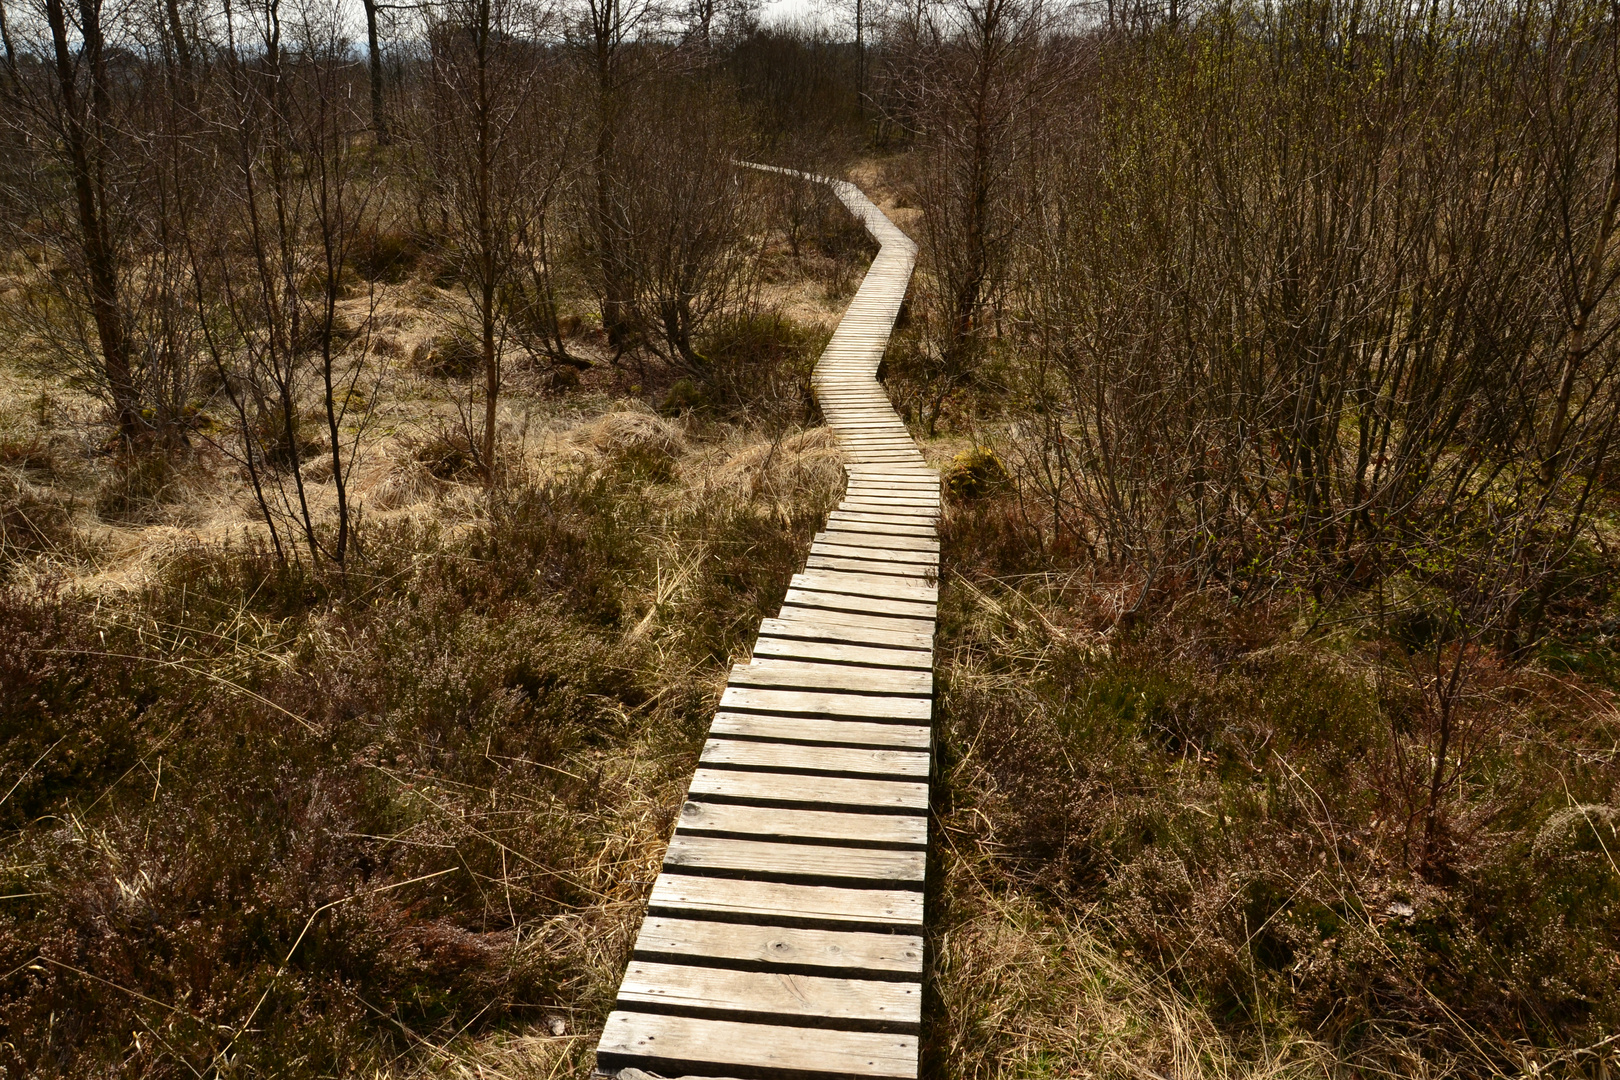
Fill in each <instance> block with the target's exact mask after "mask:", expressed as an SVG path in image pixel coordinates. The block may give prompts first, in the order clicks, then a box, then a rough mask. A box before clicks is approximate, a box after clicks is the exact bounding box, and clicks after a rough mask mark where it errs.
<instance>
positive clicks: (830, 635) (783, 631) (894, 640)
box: [759, 608, 934, 649]
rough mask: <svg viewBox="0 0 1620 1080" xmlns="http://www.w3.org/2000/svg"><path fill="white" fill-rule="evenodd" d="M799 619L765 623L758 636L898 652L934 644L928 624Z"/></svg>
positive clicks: (812, 615)
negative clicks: (880, 625) (880, 624)
mask: <svg viewBox="0 0 1620 1080" xmlns="http://www.w3.org/2000/svg"><path fill="white" fill-rule="evenodd" d="M799 614H800V615H801V616H803V617H802V618H786V619H765V620H764V621H762V622H761V623H760V624H759V632H760V634H761V635H762V636H765V637H780V638H793V639H796V640H823V641H827V642H836V643H841V644H849V645H860V646H863V647H864V646H880V645H887V646H890V647H893V648H900V649H928V648H930V646H932V644H933V641H934V627H933V624H932V623H930V622H918V621H916V620H915V619H907V620H905V623H904V625H903V626H900V627H898V628H896V627H877V626H868V625H864V624H862V623H858V622H845V621H839V620H836V619H822V618H820V617H819V616H820V615H821V614H823V613H822V612H818V611H815V610H813V609H804V608H801V609H799Z"/></svg>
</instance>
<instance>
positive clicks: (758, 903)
mask: <svg viewBox="0 0 1620 1080" xmlns="http://www.w3.org/2000/svg"><path fill="white" fill-rule="evenodd" d="M647 904H648V906H649V907H651V908H653V909H655V910H657V911H659V912H663V913H669V914H673V913H677V912H706V913H708V914H710V915H716V916H720V915H725V916H732V917H735V918H739V919H743V920H745V921H747V922H754V923H771V922H781V923H782V924H784V925H788V926H793V925H801V926H802V925H804V924H805V923H823V924H833V925H836V924H838V923H862V924H866V925H872V926H877V925H882V926H884V927H889V926H894V927H905V928H912V927H917V928H920V927H921V926H922V915H923V894H922V893H921V892H919V891H915V890H911V889H849V888H843V887H841V886H837V885H784V884H781V883H779V882H775V881H737V880H734V879H732V878H709V877H694V876H692V875H690V874H671V873H663V874H659V875H658V877H657V879H656V880H655V881H654V882H653V888H652V896H651V897H650V898H649V899H648V901H647Z"/></svg>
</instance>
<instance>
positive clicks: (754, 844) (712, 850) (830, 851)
mask: <svg viewBox="0 0 1620 1080" xmlns="http://www.w3.org/2000/svg"><path fill="white" fill-rule="evenodd" d="M927 862H928V857H927V855H926V853H924V852H921V851H893V850H884V849H870V848H853V847H815V846H813V845H810V844H776V843H771V842H769V841H765V840H734V839H731V838H729V837H715V836H688V835H686V834H685V833H683V832H681V831H680V830H676V833H675V835H674V836H673V837H671V838H670V841H669V849H668V851H667V852H666V853H665V855H664V868H665V869H666V870H674V871H683V870H685V871H691V870H694V869H695V870H705V869H708V870H726V871H745V872H749V873H752V874H755V875H758V876H760V877H766V878H768V877H770V876H772V875H796V876H799V877H806V878H819V879H823V880H825V881H826V882H827V884H829V885H836V884H839V881H838V880H836V879H848V880H850V881H867V882H887V883H890V884H893V885H896V886H899V885H906V884H910V883H912V882H920V881H922V879H923V870H924V869H925V867H926V864H927Z"/></svg>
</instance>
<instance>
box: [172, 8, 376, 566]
mask: <svg viewBox="0 0 1620 1080" xmlns="http://www.w3.org/2000/svg"><path fill="white" fill-rule="evenodd" d="M299 14H300V16H301V17H300V18H299V19H297V20H296V21H295V22H293V23H292V24H291V26H290V28H288V27H284V23H283V18H282V8H281V0H259V2H258V3H256V4H254V5H251V6H248V7H245V8H244V9H240V10H239V11H238V12H236V13H235V15H236V19H235V20H233V21H232V22H231V23H230V24H229V32H230V35H231V36H230V38H229V40H228V43H227V47H226V49H225V51H224V54H223V56H222V58H221V59H222V63H223V64H224V67H225V71H224V74H223V78H224V80H225V81H226V84H227V87H228V89H229V93H228V94H227V95H224V98H223V102H222V110H221V113H220V114H219V116H218V120H219V122H220V124H221V126H222V127H223V129H224V130H225V131H226V132H228V133H229V139H228V141H227V142H226V144H225V146H224V151H225V152H226V153H228V154H229V159H228V160H229V161H230V163H231V167H230V170H229V174H228V178H227V182H226V183H225V184H224V185H222V191H221V197H220V200H219V202H218V203H217V204H216V206H215V208H214V213H213V215H212V216H211V217H210V218H208V219H206V220H203V219H199V220H196V221H194V222H193V227H192V229H191V230H190V233H189V237H188V241H189V256H190V262H191V268H192V273H193V280H194V289H195V293H196V297H197V304H198V309H197V313H198V318H199V321H200V323H201V325H202V326H203V327H204V328H205V330H206V333H207V340H208V344H209V348H210V351H211V354H212V356H213V359H214V363H215V365H216V367H217V369H218V371H219V374H220V377H221V382H222V384H223V388H224V391H223V392H224V393H225V395H226V396H227V398H228V400H229V402H230V404H231V407H232V409H233V411H234V412H235V414H236V417H237V421H238V431H239V436H240V439H239V447H240V450H239V456H240V460H241V461H242V464H243V466H244V468H245V470H246V471H247V473H248V475H249V479H250V482H251V484H252V486H253V490H254V493H255V497H256V499H257V501H258V505H259V509H260V513H261V515H262V517H263V519H264V522H265V525H266V527H267V528H268V530H269V533H270V536H271V540H272V543H273V545H274V547H275V550H276V552H277V553H278V555H279V556H280V557H281V558H283V559H296V558H298V555H297V549H296V547H295V546H293V544H292V538H294V537H296V538H298V539H299V540H301V542H302V545H303V547H304V549H305V550H306V552H307V554H308V556H309V559H310V561H311V563H312V564H314V565H319V564H320V563H321V562H322V561H323V560H330V561H331V562H332V563H335V564H336V565H338V566H343V565H344V564H345V562H346V561H347V559H348V556H349V552H350V547H351V544H352V540H353V535H352V524H353V514H352V507H351V506H350V503H349V471H350V470H351V469H352V467H353V461H354V448H355V446H356V444H357V443H358V441H359V439H360V438H361V435H362V434H363V432H364V429H365V423H364V421H365V418H366V413H365V412H362V414H361V416H360V417H359V422H356V418H355V417H354V416H353V415H351V410H352V409H354V408H355V405H356V402H365V401H368V400H369V395H367V394H364V393H360V392H358V390H359V384H360V381H361V380H362V378H364V377H365V376H366V374H367V365H366V364H365V359H364V358H365V350H364V348H363V343H364V337H365V336H366V335H367V334H368V333H369V327H370V323H371V318H370V310H369V308H368V309H366V310H364V311H362V312H360V313H358V316H357V315H356V313H355V312H354V311H353V310H352V309H351V310H349V311H345V310H343V309H342V308H341V307H340V302H341V301H342V300H343V298H344V284H343V275H344V266H345V263H346V262H347V260H348V257H349V252H350V249H351V247H352V245H353V243H354V239H355V237H356V235H357V234H358V233H359V232H360V230H361V229H362V228H363V227H365V225H366V224H367V221H368V215H369V213H370V210H369V207H368V196H367V194H366V192H365V191H364V190H363V188H362V185H361V184H360V183H359V182H358V181H359V175H358V174H359V170H360V169H361V168H362V165H361V161H362V158H361V153H360V151H359V150H358V149H357V146H356V140H355V136H356V134H357V133H358V132H359V131H361V130H364V129H365V127H366V126H367V125H366V122H365V120H364V119H363V118H362V117H361V116H360V115H359V114H358V113H357V112H356V111H355V110H354V109H353V107H352V105H351V104H350V103H351V102H352V101H353V100H354V95H353V94H352V93H351V90H352V89H353V83H354V81H355V79H354V77H355V75H356V72H355V70H354V65H353V63H352V61H351V60H350V58H349V50H348V43H347V42H346V41H344V40H343V38H342V37H341V32H340V25H341V24H340V21H339V17H338V12H337V11H336V9H335V8H327V9H314V10H307V9H306V10H304V11H301V12H300V13H299ZM238 21H239V23H240V25H238ZM289 30H290V32H289ZM239 32H240V33H242V34H248V35H251V36H250V37H249V38H248V40H247V41H241V40H239V37H238V33H239ZM357 337H358V338H360V339H361V344H362V347H361V348H359V349H355V350H350V349H348V348H347V346H348V344H349V343H350V341H351V340H352V339H354V338H357ZM311 368H313V369H314V370H313V372H311V370H310V369H311ZM311 374H312V375H313V376H314V377H315V378H316V379H317V380H318V382H317V384H316V385H317V387H318V393H319V402H320V406H319V407H320V413H319V415H320V417H321V422H322V423H323V425H324V427H325V429H326V430H325V432H324V440H323V439H321V438H319V437H316V436H314V435H312V433H310V432H309V431H308V430H307V422H306V420H305V416H304V406H305V403H306V397H307V395H306V392H305V390H304V384H305V381H306V379H307V378H308V377H309V376H310V375H311ZM361 408H362V409H365V408H367V406H364V405H362V406H361ZM346 441H347V448H346V446H345V443H346ZM321 454H324V456H325V459H326V460H325V464H326V468H322V469H319V470H309V472H310V475H309V476H306V469H305V464H306V463H307V462H310V461H311V460H313V459H314V456H315V455H321ZM328 469H329V471H330V474H329V476H327V477H326V479H328V480H329V481H330V482H331V483H332V484H333V485H335V495H336V519H337V520H336V529H335V534H332V535H329V534H327V533H326V531H325V530H324V529H323V528H322V524H323V523H322V520H321V516H320V515H319V514H318V512H317V511H316V509H315V508H314V507H313V505H312V493H311V490H310V485H311V484H312V483H314V482H316V480H315V478H316V477H319V476H321V475H322V474H325V473H327V471H328ZM284 534H286V539H284Z"/></svg>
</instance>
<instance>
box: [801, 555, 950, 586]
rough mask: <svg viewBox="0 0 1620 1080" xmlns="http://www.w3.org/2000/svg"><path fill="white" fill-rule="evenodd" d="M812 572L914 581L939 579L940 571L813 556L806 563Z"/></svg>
mask: <svg viewBox="0 0 1620 1080" xmlns="http://www.w3.org/2000/svg"><path fill="white" fill-rule="evenodd" d="M805 565H806V566H808V567H809V568H810V569H812V570H850V571H854V572H856V573H861V574H874V575H876V574H889V575H892V576H894V577H901V578H909V579H912V580H919V581H921V580H928V579H937V578H938V576H939V571H938V568H937V567H934V566H932V565H928V566H917V565H916V564H915V563H884V562H878V561H875V560H872V559H851V558H849V557H847V556H844V555H815V554H812V555H811V556H810V558H809V559H808V560H807V561H806V562H805Z"/></svg>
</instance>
